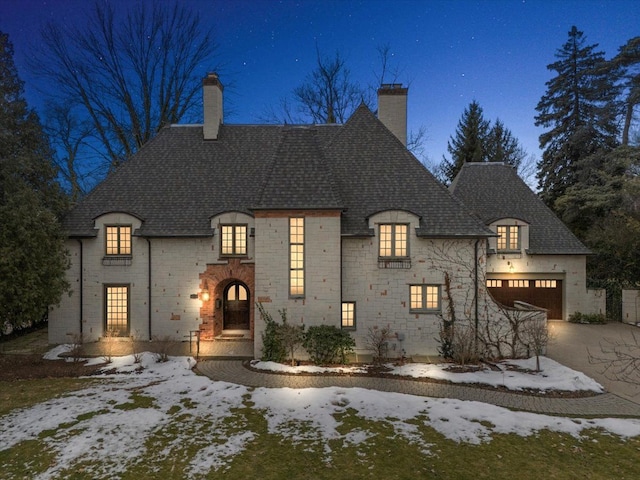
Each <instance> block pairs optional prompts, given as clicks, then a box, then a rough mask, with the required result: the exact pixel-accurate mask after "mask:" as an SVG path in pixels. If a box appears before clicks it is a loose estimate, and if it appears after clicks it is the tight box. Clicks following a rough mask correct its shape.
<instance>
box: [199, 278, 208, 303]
mask: <svg viewBox="0 0 640 480" xmlns="http://www.w3.org/2000/svg"><path fill="white" fill-rule="evenodd" d="M201 298H202V301H203V302H208V301H209V298H210V296H209V284H208V283H207V281H206V280H205V281H204V285H203V286H202V295H201Z"/></svg>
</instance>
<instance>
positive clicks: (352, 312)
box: [341, 302, 356, 328]
mask: <svg viewBox="0 0 640 480" xmlns="http://www.w3.org/2000/svg"><path fill="white" fill-rule="evenodd" d="M341 325H342V328H356V303H355V302H342V324H341Z"/></svg>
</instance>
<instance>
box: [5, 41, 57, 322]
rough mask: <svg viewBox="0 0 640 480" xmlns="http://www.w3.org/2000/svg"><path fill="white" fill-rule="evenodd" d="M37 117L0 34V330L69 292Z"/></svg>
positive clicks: (34, 318) (34, 317) (51, 172)
mask: <svg viewBox="0 0 640 480" xmlns="http://www.w3.org/2000/svg"><path fill="white" fill-rule="evenodd" d="M55 178H56V171H55V169H54V168H53V166H52V152H51V149H50V148H49V144H48V141H47V138H46V136H45V135H44V134H43V131H42V128H41V126H40V122H39V120H38V117H37V115H36V114H35V113H34V112H33V111H29V109H28V108H27V104H26V102H25V100H24V98H23V84H22V81H21V80H20V79H19V78H18V74H17V71H16V68H15V65H14V62H13V46H12V45H11V43H10V42H9V37H8V35H6V34H4V33H2V32H0V330H6V328H7V325H11V326H12V327H13V328H18V329H19V328H21V327H23V326H26V325H29V324H32V323H34V322H38V321H40V320H41V319H42V318H43V316H44V314H45V313H46V311H47V308H48V306H49V305H51V304H54V303H57V302H58V301H59V300H60V297H61V295H62V293H63V292H64V291H65V290H66V289H68V284H67V282H66V280H65V277H64V272H65V270H66V268H67V264H68V261H67V254H66V251H65V248H64V237H63V235H62V231H61V228H60V223H59V221H58V218H59V215H60V214H61V213H62V211H63V209H64V208H65V205H66V203H65V198H64V196H63V195H62V193H61V190H60V188H59V185H58V184H57V183H56V181H55Z"/></svg>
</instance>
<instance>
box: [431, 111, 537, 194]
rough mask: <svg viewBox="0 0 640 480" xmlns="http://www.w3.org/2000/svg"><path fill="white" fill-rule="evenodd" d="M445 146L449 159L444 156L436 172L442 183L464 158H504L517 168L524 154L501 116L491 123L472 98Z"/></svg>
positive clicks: (466, 159)
mask: <svg viewBox="0 0 640 480" xmlns="http://www.w3.org/2000/svg"><path fill="white" fill-rule="evenodd" d="M447 150H449V154H450V155H451V160H448V159H447V158H446V157H443V159H442V163H441V164H440V166H439V167H438V168H439V171H437V172H436V175H437V176H439V177H440V179H441V180H442V181H443V182H444V183H450V182H452V181H453V179H454V178H455V177H456V175H457V174H458V172H459V171H460V169H461V168H462V165H464V164H465V163H467V162H504V163H507V164H509V165H512V166H513V167H515V168H516V169H517V168H518V167H519V166H520V164H521V163H522V161H523V160H524V158H525V157H526V156H527V153H526V151H525V150H524V149H523V148H522V146H521V145H520V142H518V140H517V139H516V138H515V137H514V136H513V134H512V133H511V130H509V129H508V128H506V127H505V126H504V124H503V123H502V122H501V121H500V119H497V120H496V121H495V123H494V124H493V125H491V123H490V122H489V121H488V120H485V118H484V115H483V111H482V107H481V106H480V104H479V103H478V102H476V101H475V100H474V101H473V102H471V103H470V104H469V106H468V107H467V108H466V109H465V110H464V112H463V114H462V117H461V118H460V120H459V121H458V126H457V128H456V135H455V137H453V136H452V137H451V139H450V140H449V142H448V143H447Z"/></svg>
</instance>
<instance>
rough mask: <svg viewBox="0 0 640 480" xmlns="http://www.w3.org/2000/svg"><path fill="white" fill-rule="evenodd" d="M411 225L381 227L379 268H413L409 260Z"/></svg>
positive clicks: (400, 224)
mask: <svg viewBox="0 0 640 480" xmlns="http://www.w3.org/2000/svg"><path fill="white" fill-rule="evenodd" d="M408 232H409V225H407V224H405V223H383V224H380V227H379V236H380V242H379V248H378V267H379V268H411V259H410V258H409V235H408Z"/></svg>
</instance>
